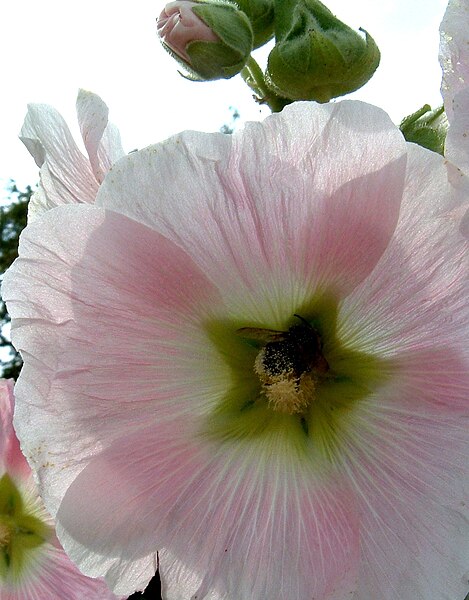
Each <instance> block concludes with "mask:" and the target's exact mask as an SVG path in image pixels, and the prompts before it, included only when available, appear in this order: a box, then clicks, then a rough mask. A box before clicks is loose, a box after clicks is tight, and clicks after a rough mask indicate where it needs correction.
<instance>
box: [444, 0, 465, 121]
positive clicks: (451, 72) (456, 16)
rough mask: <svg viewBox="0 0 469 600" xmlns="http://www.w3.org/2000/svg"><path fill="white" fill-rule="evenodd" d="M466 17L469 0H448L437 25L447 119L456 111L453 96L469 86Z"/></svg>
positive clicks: (451, 118) (450, 119) (451, 117)
mask: <svg viewBox="0 0 469 600" xmlns="http://www.w3.org/2000/svg"><path fill="white" fill-rule="evenodd" d="M468 19H469V2H468V0H450V1H449V2H448V7H447V9H446V12H445V15H444V17H443V21H442V22H441V25H440V64H441V68H442V70H443V81H442V84H441V93H442V96H443V99H444V103H445V111H446V114H447V116H448V119H449V121H450V122H452V120H453V115H454V116H456V114H457V111H458V107H457V106H453V100H454V99H455V97H456V95H457V93H458V92H459V91H461V90H462V89H464V88H465V87H466V86H469V44H468V42H469V35H468V30H467V22H468Z"/></svg>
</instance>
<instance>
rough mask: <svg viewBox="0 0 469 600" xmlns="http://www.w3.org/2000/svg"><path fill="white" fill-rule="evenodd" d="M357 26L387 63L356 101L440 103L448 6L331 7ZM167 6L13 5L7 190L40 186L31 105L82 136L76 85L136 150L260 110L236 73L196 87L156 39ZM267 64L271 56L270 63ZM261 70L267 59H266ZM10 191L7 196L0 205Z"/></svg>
mask: <svg viewBox="0 0 469 600" xmlns="http://www.w3.org/2000/svg"><path fill="white" fill-rule="evenodd" d="M325 3H326V5H327V6H328V7H329V8H330V9H331V10H332V11H333V12H334V13H335V14H336V15H337V16H338V17H339V18H341V19H342V20H344V21H345V22H346V23H347V24H349V25H350V26H352V27H355V28H358V27H363V28H364V29H366V30H367V31H368V32H369V33H370V34H371V35H372V36H373V37H374V39H375V40H376V42H377V43H378V46H379V47H380V50H381V55H382V58H381V65H380V67H379V69H378V71H377V73H376V75H375V76H374V77H373V79H372V80H371V82H369V83H368V84H367V85H366V86H365V87H364V88H362V90H359V91H358V92H356V93H355V94H354V96H355V97H358V98H360V99H363V100H366V101H368V102H372V103H374V104H377V105H378V106H381V107H382V108H384V109H385V110H387V111H388V112H389V114H390V115H391V117H392V118H393V119H394V120H395V122H399V121H400V120H401V118H402V117H403V116H405V115H406V114H409V113H411V112H413V111H414V110H416V109H418V108H420V107H421V106H422V105H423V104H425V103H426V102H428V103H430V104H432V105H434V106H436V105H438V104H440V103H441V99H440V95H439V86H440V79H441V73H440V68H439V65H438V41H439V38H438V26H439V23H440V21H441V18H442V16H443V13H444V10H445V6H446V3H447V2H446V0H385V1H384V2H380V1H377V0H353V1H352V0H325ZM164 4H165V2H164V1H163V0H151V1H150V0H134V1H133V2H129V1H128V0H125V1H124V0H80V2H67V1H64V0H41V1H38V0H10V1H7V2H3V3H2V9H1V10H0V15H1V20H0V23H1V25H0V57H2V58H1V59H0V60H1V61H2V63H1V82H2V93H1V97H0V188H2V187H4V186H5V185H6V182H7V181H8V180H9V179H10V178H13V179H15V180H16V181H17V182H18V184H19V186H25V185H26V184H27V183H30V184H31V185H34V184H35V183H36V181H37V178H38V175H37V168H36V166H35V164H34V161H33V160H32V159H31V158H30V156H29V154H28V152H27V151H26V149H25V148H24V147H23V145H22V143H21V142H20V141H19V140H18V138H17V136H18V132H19V130H20V128H21V124H22V122H23V118H24V115H25V113H26V105H27V103H28V102H45V103H48V104H52V105H53V106H55V107H56V108H57V109H59V110H60V112H61V113H62V114H63V116H64V117H65V118H66V119H67V121H68V123H69V125H71V127H72V130H76V118H75V98H76V93H77V90H78V88H79V87H83V88H85V89H88V90H91V91H94V92H96V93H98V94H99V95H100V96H101V97H102V98H103V100H105V102H106V103H107V104H108V105H109V107H110V118H111V120H112V121H113V122H114V123H116V125H118V126H119V128H120V130H121V134H122V138H123V143H124V147H125V148H126V149H127V150H128V151H130V150H132V149H134V148H141V147H144V146H146V145H148V144H150V143H154V142H157V141H159V140H162V139H165V138H166V137H168V136H169V135H172V134H173V133H176V132H177V131H180V130H182V129H198V130H205V131H216V130H218V129H219V127H220V126H221V125H222V124H223V123H224V122H226V121H228V120H229V119H230V112H229V106H230V105H233V106H235V107H237V108H238V110H239V111H240V113H241V116H242V118H243V120H249V119H259V118H261V117H262V114H266V113H265V112H264V113H261V111H260V109H259V107H258V106H256V105H255V103H254V102H253V101H252V99H251V93H250V91H249V89H248V88H247V87H246V86H245V84H244V83H243V82H242V80H241V78H240V77H239V76H237V77H235V78H233V79H231V80H230V81H219V82H214V83H192V82H189V81H186V80H185V79H183V78H182V77H180V75H178V73H177V65H176V63H175V62H174V61H173V59H172V58H171V57H170V56H169V55H168V54H166V52H165V51H164V50H163V48H162V47H161V45H160V44H159V42H158V40H157V37H156V27H155V18H156V17H157V16H158V14H159V12H160V11H161V10H162V8H163V6H164ZM264 58H265V57H264ZM259 62H260V63H261V66H264V64H265V61H264V60H263V58H259ZM2 197H5V192H4V191H2V190H0V199H1V198H2Z"/></svg>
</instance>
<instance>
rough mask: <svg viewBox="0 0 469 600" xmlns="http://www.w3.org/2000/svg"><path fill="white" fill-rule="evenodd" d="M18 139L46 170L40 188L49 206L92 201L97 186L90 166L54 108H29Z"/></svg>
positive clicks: (40, 105) (38, 106)
mask: <svg viewBox="0 0 469 600" xmlns="http://www.w3.org/2000/svg"><path fill="white" fill-rule="evenodd" d="M20 139H21V141H22V142H23V143H24V144H25V146H26V147H27V148H28V150H29V151H30V152H31V154H32V155H33V157H34V158H35V160H36V163H37V164H38V166H40V167H42V166H43V165H45V166H46V167H47V172H46V173H44V175H43V173H42V170H41V185H42V188H43V193H45V194H46V196H47V198H48V202H49V205H50V206H60V205H61V204H69V203H76V202H93V201H94V199H95V197H96V192H97V190H98V183H97V181H96V179H95V177H94V175H93V172H92V170H91V167H90V164H89V162H88V160H87V159H86V158H85V157H84V156H83V154H82V153H81V152H80V150H79V149H78V147H77V145H76V143H75V141H74V139H73V137H72V134H71V133H70V130H69V128H68V126H67V124H66V123H65V121H64V119H63V118H62V116H61V115H60V114H59V113H58V112H57V111H56V110H55V109H54V108H52V107H51V106H48V105H46V104H30V105H29V106H28V113H27V115H26V118H25V121H24V124H23V127H22V129H21V133H20ZM32 201H33V202H34V200H32Z"/></svg>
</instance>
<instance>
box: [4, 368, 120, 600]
mask: <svg viewBox="0 0 469 600" xmlns="http://www.w3.org/2000/svg"><path fill="white" fill-rule="evenodd" d="M13 403H14V400H13V380H12V379H9V380H6V379H0V598H2V600H46V599H47V600H64V599H65V598H66V599H67V600H106V599H109V600H111V599H112V598H114V599H115V598H116V596H114V594H112V593H111V592H110V590H109V588H108V587H107V586H106V584H105V582H104V581H102V580H99V579H90V578H88V577H85V576H84V575H83V574H82V573H80V572H79V571H78V569H77V568H76V567H75V565H74V564H73V563H72V562H71V561H70V559H69V558H68V557H67V555H66V554H65V552H64V551H63V549H62V547H61V546H60V544H59V542H58V540H57V538H56V536H55V533H54V523H53V521H52V519H51V518H50V516H49V514H48V513H47V512H46V510H45V509H44V506H43V503H42V501H41V499H40V497H39V495H38V492H37V488H36V484H35V483H34V481H33V477H32V473H31V469H30V468H29V466H28V463H27V462H26V459H25V458H24V456H23V454H22V453H21V450H20V446H19V442H18V439H17V437H16V435H15V432H14V430H13V423H12V421H13Z"/></svg>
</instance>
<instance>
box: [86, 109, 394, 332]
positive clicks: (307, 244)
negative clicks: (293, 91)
mask: <svg viewBox="0 0 469 600" xmlns="http://www.w3.org/2000/svg"><path fill="white" fill-rule="evenodd" d="M404 169H405V144H404V142H403V140H402V138H401V136H400V134H399V132H398V131H397V129H396V128H395V127H394V126H393V125H392V123H391V121H390V120H389V119H388V117H387V116H386V115H385V114H384V113H382V112H381V111H379V110H378V109H375V108H373V107H371V106H368V105H364V104H360V103H353V102H342V103H337V104H331V105H322V106H317V105H314V104H312V103H295V104H294V105H291V106H289V107H287V108H286V109H285V110H284V111H282V113H280V114H277V115H272V116H271V117H269V118H267V119H266V121H265V122H263V123H250V124H247V125H246V128H245V129H244V130H243V131H242V132H240V133H239V134H235V135H234V136H226V135H222V134H220V135H219V136H217V135H208V134H201V133H191V132H185V133H183V134H181V135H179V136H176V137H175V138H172V139H170V140H168V141H166V142H164V143H163V144H161V145H158V146H153V147H150V148H147V149H145V150H142V151H140V152H137V153H133V154H131V155H129V156H128V157H126V158H125V159H123V160H122V161H120V162H119V164H118V165H116V166H115V167H113V169H112V171H111V173H110V176H109V177H107V178H106V180H105V181H104V182H103V185H102V186H101V189H100V191H99V194H98V198H97V202H98V204H100V205H102V206H105V207H108V208H111V209H112V210H117V211H119V212H122V213H123V214H127V215H129V216H131V217H132V218H135V219H137V220H140V221H142V222H143V223H145V224H147V225H148V226H149V227H152V228H154V229H156V230H157V231H160V232H162V233H163V235H165V236H167V237H168V238H169V239H172V240H173V241H175V242H176V243H177V244H178V245H180V246H181V247H182V248H184V250H185V251H186V252H187V253H188V254H190V255H191V256H192V258H193V259H194V260H195V261H196V263H197V264H198V265H199V266H200V267H201V268H202V269H203V271H204V272H205V273H206V274H207V276H208V277H209V278H210V280H211V281H212V282H214V283H215V285H216V286H217V287H218V288H219V289H220V290H221V291H222V293H223V297H224V299H225V301H226V302H227V304H229V306H230V308H231V309H232V310H233V311H237V310H243V309H244V310H245V307H246V303H247V302H249V303H250V306H249V311H250V313H251V315H252V318H253V319H255V318H256V317H257V315H263V319H264V322H265V320H266V315H271V316H270V318H271V319H272V326H273V325H274V324H275V323H277V325H278V322H279V315H278V313H277V314H276V313H275V309H272V306H275V303H273V302H272V298H274V297H275V298H277V297H278V296H280V295H282V296H284V297H286V298H290V299H291V306H288V307H285V308H283V307H282V310H283V312H284V313H286V314H287V315H288V316H290V315H291V312H292V310H293V311H294V309H295V308H297V307H298V305H299V304H301V302H302V301H305V299H307V298H310V297H311V295H312V293H314V291H316V290H317V289H318V288H320V289H324V288H325V289H328V290H333V291H336V292H337V293H338V294H347V293H349V292H350V291H351V289H353V287H355V286H356V285H357V284H358V283H359V282H360V281H362V279H363V278H364V277H365V276H366V275H367V274H368V273H369V272H370V271H371V269H372V268H373V267H374V265H375V264H376V262H377V260H378V259H379V257H380V256H381V254H382V252H383V251H384V249H385V248H386V246H387V244H388V242H389V239H390V237H391V235H392V233H393V231H394V227H395V225H396V221H397V217H398V212H399V205H400V201H401V196H402V188H403V181H404ZM187 173H190V177H188V176H186V174H187ZM280 289H281V290H282V292H281V293H280ZM247 291H249V299H248V300H246V292H247ZM278 312H280V311H278ZM283 318H284V319H285V315H284V316H283Z"/></svg>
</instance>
